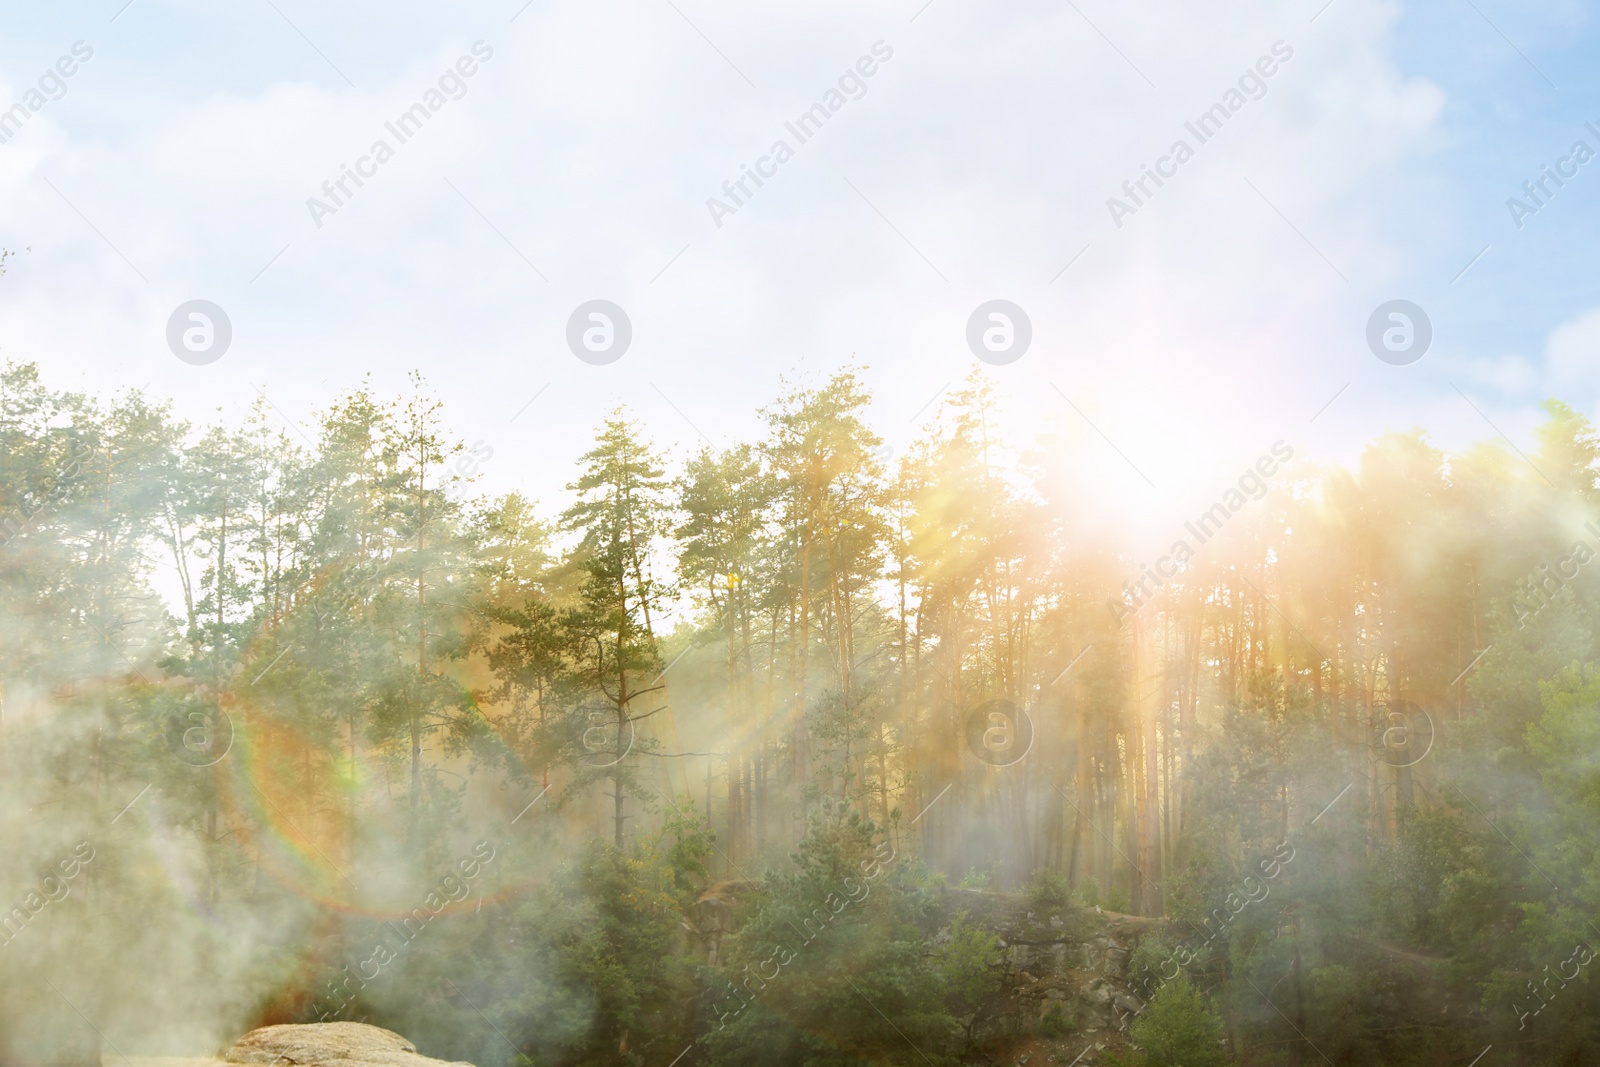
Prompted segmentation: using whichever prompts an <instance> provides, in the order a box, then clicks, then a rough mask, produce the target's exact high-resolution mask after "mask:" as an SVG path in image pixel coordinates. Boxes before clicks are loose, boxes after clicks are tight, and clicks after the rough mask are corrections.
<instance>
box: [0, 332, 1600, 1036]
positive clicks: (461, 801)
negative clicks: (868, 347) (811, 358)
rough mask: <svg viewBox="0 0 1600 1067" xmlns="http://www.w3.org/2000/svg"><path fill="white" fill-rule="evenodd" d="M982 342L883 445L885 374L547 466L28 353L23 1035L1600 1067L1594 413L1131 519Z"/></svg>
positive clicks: (22, 388) (614, 442)
mask: <svg viewBox="0 0 1600 1067" xmlns="http://www.w3.org/2000/svg"><path fill="white" fill-rule="evenodd" d="M986 373H988V372H985V371H983V370H982V369H979V370H978V371H975V372H974V373H973V374H972V375H971V376H970V377H969V378H968V379H967V380H966V382H965V383H964V384H962V385H959V386H958V387H956V388H953V389H952V390H951V391H950V393H949V394H948V395H947V396H946V397H945V398H944V399H943V400H942V401H941V403H940V406H939V409H938V411H937V416H936V418H935V419H934V420H932V422H931V423H930V424H929V425H930V426H931V429H929V430H928V431H927V433H926V435H925V436H924V437H923V438H921V439H920V440H919V441H917V443H915V444H914V445H913V446H912V447H910V448H909V449H906V450H904V451H903V452H902V453H899V454H896V453H894V452H893V451H892V450H890V449H889V448H887V447H886V446H885V444H884V442H883V440H882V438H881V437H880V436H879V435H878V433H876V432H875V431H874V427H873V424H872V420H871V418H870V416H869V413H868V412H869V407H870V402H871V398H870V397H869V395H868V394H867V392H866V389H865V387H864V385H863V383H862V381H861V377H860V375H859V373H858V371H857V370H855V369H850V368H846V369H843V370H839V371H836V372H834V373H832V374H831V375H822V376H816V377H811V378H801V379H798V380H792V381H790V382H788V384H786V386H785V387H784V391H782V392H781V393H780V394H779V395H776V396H774V397H773V398H772V399H771V401H770V403H769V405H768V406H767V407H766V408H765V409H764V410H763V412H762V420H763V425H764V432H763V433H762V434H761V435H760V436H759V437H757V438H755V439H752V440H748V441H744V442H741V443H737V444H733V445H731V446H728V447H723V448H712V447H709V446H708V447H707V448H706V449H704V450H703V451H699V452H697V453H693V454H688V455H680V456H668V455H666V454H664V453H663V452H661V451H658V450H657V448H656V447H655V446H654V445H653V444H652V441H651V437H650V435H649V433H648V432H647V430H646V428H645V427H644V426H642V425H641V424H640V423H639V422H638V421H636V420H635V418H634V417H632V416H630V414H629V412H628V411H626V410H623V409H618V410H616V411H614V412H612V413H611V414H609V415H608V416H606V417H605V418H604V419H603V421H601V422H600V423H599V424H598V425H597V426H596V427H595V428H594V434H593V440H592V444H591V445H590V446H589V448H588V450H587V452H586V453H585V454H584V455H583V456H582V458H581V460H580V461H579V462H578V464H577V466H576V467H575V468H573V469H572V470H571V471H570V478H569V481H570V485H569V488H568V492H567V494H566V497H565V499H564V500H562V501H558V502H553V501H549V500H544V501H536V500H532V499H528V498H526V497H524V496H521V495H518V494H516V493H510V494H507V495H502V496H489V495H486V494H484V493H482V492H481V491H480V490H479V489H478V488H477V486H476V484H475V482H476V479H477V476H478V474H479V472H480V471H481V470H482V469H483V466H484V464H485V463H488V462H493V459H492V450H490V449H488V448H486V447H485V446H483V445H482V443H481V442H471V441H466V440H458V439H457V438H456V437H455V436H454V435H453V434H452V433H451V432H450V430H449V429H448V427H450V426H451V425H452V424H453V420H452V417H451V414H452V413H451V412H449V411H446V410H444V409H443V407H442V405H441V403H440V402H439V401H438V400H437V399H436V398H435V397H434V395H433V394H432V392H431V391H430V387H429V385H428V383H427V382H426V381H425V380H423V379H422V378H421V377H420V376H419V377H416V378H415V379H414V381H413V388H412V389H411V390H410V391H409V392H407V393H406V394H405V395H402V396H384V395H376V394H375V393H374V392H372V391H371V390H370V389H368V388H365V387H359V386H358V387H356V388H353V389H351V390H349V391H348V392H346V393H344V394H343V395H342V396H339V397H338V398H337V399H336V400H334V401H333V402H331V403H329V404H328V405H327V406H326V407H325V408H323V409H322V410H321V412H320V414H319V416H318V418H317V420H316V421H315V423H313V424H307V425H305V426H304V427H297V426H293V425H291V424H289V423H287V422H286V421H285V420H284V419H283V418H282V417H280V416H279V415H278V413H277V412H276V411H274V410H273V409H272V408H271V407H270V406H269V405H267V404H265V403H257V404H256V406H255V408H254V410H253V411H252V413H251V414H250V416H249V417H248V418H247V419H245V420H242V421H240V422H238V423H225V424H218V425H198V424H192V423H189V422H186V421H183V420H181V419H179V418H178V417H177V416H176V415H175V414H174V413H173V411H172V410H171V409H170V407H169V406H168V404H167V403H166V402H164V401H163V400H162V398H160V397H157V396H151V395H145V394H143V393H140V392H137V391H133V392H121V393H117V394H115V395H104V396H97V395H88V394H84V393H79V392H73V391H69V390H64V389H63V388H61V387H60V386H59V385H58V384H56V383H54V382H52V376H51V373H50V371H49V370H48V369H47V368H41V367H39V366H36V365H33V364H27V363H9V364H6V365H5V366H4V368H3V370H0V508H3V512H0V590H3V598H4V599H3V604H4V610H3V611H0V909H3V914H0V1064H4V1065H5V1067H24V1065H26V1067H34V1065H40V1067H43V1065H47V1064H48V1065H55V1067H67V1065H71V1067H85V1065H95V1064H99V1063H101V1062H104V1063H105V1064H107V1065H108V1067H109V1065H114V1064H119V1063H122V1062H123V1061H124V1060H127V1059H129V1058H139V1057H151V1056H206V1055H212V1054H215V1053H216V1052H217V1051H218V1050H220V1049H222V1048H223V1047H224V1046H226V1045H227V1044H228V1043H229V1042H230V1041H232V1040H234V1039H235V1038H237V1037H238V1036H239V1035H240V1034H243V1033H245V1032H246V1031H248V1030H251V1029H252V1028H255V1027H260V1026H265V1025H271V1024H278V1023H310V1022H316V1021H332V1020H349V1021H362V1022H369V1023H373V1024H376V1025H378V1026H383V1027H386V1028H388V1029H392V1030H394V1031H396V1032H398V1033H401V1034H404V1035H405V1036H406V1037H407V1038H409V1039H410V1040H411V1041H413V1042H415V1043H416V1046H417V1049H418V1050H419V1051H421V1052H422V1053H425V1054H426V1055H429V1056H434V1057H439V1058H442V1059H447V1060H459V1061H468V1062H470V1063H472V1064H476V1065H478V1067H525V1065H530V1067H531V1065H540V1067H543V1065H589V1064H629V1065H634V1064H637V1065H641V1067H672V1065H674V1064H676V1065H678V1067H695V1065H718V1067H720V1065H732V1064H754V1063H759V1064H774V1065H794V1067H817V1065H854V1064H892V1065H906V1067H912V1065H924V1067H926V1065H939V1067H945V1065H956V1064H985V1063H1014V1062H1028V1059H1027V1057H1033V1056H1037V1057H1038V1059H1037V1060H1034V1061H1033V1062H1034V1063H1035V1064H1037V1063H1038V1062H1043V1061H1045V1060H1049V1061H1052V1062H1058V1063H1062V1064H1067V1063H1083V1064H1089V1063H1103V1064H1111V1065H1113V1067H1213V1065H1223V1064H1240V1065H1258V1067H1268V1065H1274V1067H1275V1065H1280V1064H1281V1065H1302V1064H1319V1063H1326V1064H1329V1065H1333V1064H1337V1065H1340V1067H1344V1065H1367V1064H1372V1065H1377V1064H1385V1065H1397V1064H1398V1065H1430V1067H1431V1065H1440V1067H1443V1065H1452V1064H1454V1065H1460V1067H1467V1065H1468V1064H1469V1063H1477V1064H1478V1065H1479V1067H1500V1065H1505V1064H1570V1065H1581V1064H1591V1063H1597V1062H1600V1042H1597V1040H1596V1037H1597V1035H1596V1033H1595V1024H1594V1021H1593V1020H1594V1018H1595V1016H1596V1011H1597V1009H1600V998H1597V996H1596V986H1595V983H1594V981H1593V970H1594V969H1593V968H1592V967H1591V966H1589V964H1590V962H1591V961H1592V959H1593V958H1594V955H1595V951H1594V950H1593V949H1592V947H1591V946H1592V945H1593V944H1595V943H1596V940H1597V939H1600V928H1597V927H1596V925H1595V924H1594V921H1593V916H1594V914H1595V909H1596V905H1597V904H1600V835H1597V832H1596V827H1597V825H1600V666H1597V662H1600V630H1597V626H1600V614H1597V609H1600V584H1597V582H1596V574H1597V572H1600V568H1597V567H1594V566H1592V565H1591V564H1592V563H1593V561H1594V559H1595V556H1596V554H1597V552H1600V526H1597V525H1596V523H1597V522H1600V485H1597V474H1600V438H1597V436H1596V434H1595V431H1594V428H1593V427H1592V426H1591V425H1590V423H1589V422H1588V421H1587V420H1586V419H1585V418H1584V417H1583V416H1581V415H1579V414H1577V413H1576V412H1575V411H1574V410H1573V409H1572V408H1569V407H1567V406H1566V405H1564V404H1562V403H1560V402H1558V401H1555V400H1552V401H1549V402H1547V403H1546V405H1545V409H1544V410H1545V421H1544V422H1543V424H1542V426H1541V427H1540V429H1539V431H1538V434H1537V444H1536V447H1533V448H1531V449H1530V450H1529V451H1528V452H1526V453H1523V452H1520V451H1519V450H1517V449H1516V447H1515V446H1512V445H1510V444H1509V442H1506V441H1502V440H1501V439H1499V438H1494V439H1490V440H1486V441H1484V442H1483V443H1481V444H1479V445H1477V446H1475V447H1472V448H1470V449H1467V450H1465V451H1462V452H1460V453H1455V454H1446V453H1444V452H1442V451H1440V450H1439V449H1438V448H1436V447H1435V446H1434V445H1433V444H1431V443H1430V442H1429V440H1428V438H1427V437H1426V435H1424V434H1423V433H1421V432H1403V433H1392V434H1390V435H1387V436H1384V437H1382V438H1380V439H1377V440H1373V441H1371V442H1370V443H1369V444H1368V445H1367V447H1366V448H1365V450H1364V451H1363V452H1362V453H1361V455H1360V458H1359V461H1358V462H1356V463H1354V464H1353V465H1352V466H1350V467H1349V468H1344V467H1337V466H1318V465H1316V464H1314V463H1312V462H1311V461H1310V460H1308V459H1306V458H1305V457H1302V456H1300V455H1298V454H1297V453H1296V452H1295V450H1294V447H1293V445H1294V442H1277V443H1276V444H1271V443H1263V447H1262V449H1261V457H1260V458H1259V459H1257V458H1256V457H1255V456H1251V457H1248V461H1247V462H1246V463H1242V464H1241V467H1240V473H1239V477H1238V479H1237V480H1236V481H1234V482H1232V483H1225V484H1221V485H1218V486H1216V487H1215V491H1214V493H1213V495H1212V496H1211V497H1210V498H1209V500H1210V501H1214V503H1215V506H1214V507H1213V506H1209V504H1208V510H1205V511H1204V512H1202V513H1198V514H1194V515H1191V516H1189V517H1188V519H1189V521H1187V522H1180V523H1178V524H1175V527H1174V529H1173V531H1172V538H1171V548H1170V549H1166V550H1164V551H1162V552H1159V553H1145V554H1141V552H1138V551H1135V550H1134V548H1133V547H1132V542H1131V541H1130V540H1129V539H1127V538H1125V537H1122V536H1120V535H1118V534H1116V533H1114V532H1111V527H1110V526H1109V525H1108V524H1107V523H1106V522H1105V521H1104V520H1103V515H1102V512H1103V511H1104V510H1105V502H1104V501H1103V500H1099V499H1097V498H1095V496H1093V495H1092V494H1089V493H1087V492H1085V491H1084V489H1083V480H1082V479H1081V478H1080V477H1079V475H1080V474H1081V473H1082V471H1083V469H1084V467H1085V465H1087V464H1091V463H1099V462H1104V459H1103V454H1102V453H1097V454H1096V455H1094V456H1090V455H1087V454H1078V453H1073V452H1070V451H1068V450H1066V449H1065V448H1064V447H1063V446H1062V445H1061V444H1060V443H1059V442H1054V441H1051V440H1048V439H1046V440H1031V439H1016V438H1014V436H1013V435H1012V434H1011V433H1010V432H1008V431H1009V425H1008V422H1007V420H1006V419H1005V418H1004V416H1003V412H1002V411H1001V410H1000V409H999V406H998V403H997V401H996V399H995V396H994V394H993V393H992V392H991V390H990V387H989V385H988V384H987V380H986V377H985V375H986ZM302 431H303V435H302ZM1130 477H1132V474H1131V472H1130ZM1180 545H1181V546H1182V548H1180V547H1179V546H1180ZM1075 1054H1076V1056H1077V1059H1074V1055H1075ZM1474 1057H1478V1059H1474Z"/></svg>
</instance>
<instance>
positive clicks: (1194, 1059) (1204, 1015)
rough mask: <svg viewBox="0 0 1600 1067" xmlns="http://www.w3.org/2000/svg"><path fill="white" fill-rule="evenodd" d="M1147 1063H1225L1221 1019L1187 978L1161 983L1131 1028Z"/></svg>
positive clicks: (1176, 1066)
mask: <svg viewBox="0 0 1600 1067" xmlns="http://www.w3.org/2000/svg"><path fill="white" fill-rule="evenodd" d="M1128 1029H1129V1034H1130V1035H1131V1036H1132V1038H1133V1040H1134V1041H1135V1042H1137V1043H1138V1044H1139V1045H1140V1046H1142V1047H1143V1049H1144V1063H1145V1067H1222V1065H1223V1064H1225V1063H1227V1057H1226V1056H1225V1055H1224V1054H1223V1053H1222V1050H1221V1049H1220V1048H1218V1042H1219V1041H1220V1040H1221V1039H1222V1020H1221V1019H1220V1018H1218V1017H1217V1015H1216V1013H1214V1012H1213V1011H1212V1010H1211V1009H1210V1008H1209V1007H1208V1006H1207V1004H1206V1001H1205V997H1204V996H1202V995H1201V993H1200V991H1199V990H1197V989H1196V988H1195V987H1194V986H1193V985H1191V984H1190V982H1189V980H1188V979H1187V978H1178V979H1176V980H1174V981H1171V982H1168V983H1167V984H1166V985H1164V986H1162V987H1161V989H1160V991H1158V992H1157V993H1156V995H1155V996H1154V997H1153V998H1151V1000H1150V1003H1149V1005H1147V1006H1146V1008H1145V1011H1144V1012H1143V1013H1142V1014H1141V1015H1140V1016H1139V1018H1138V1019H1136V1020H1135V1021H1134V1023H1133V1025H1132V1026H1130V1027H1129V1028H1128Z"/></svg>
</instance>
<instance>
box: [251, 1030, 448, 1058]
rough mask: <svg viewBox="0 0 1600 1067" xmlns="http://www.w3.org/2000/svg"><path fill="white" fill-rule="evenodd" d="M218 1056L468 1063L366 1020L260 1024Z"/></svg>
mask: <svg viewBox="0 0 1600 1067" xmlns="http://www.w3.org/2000/svg"><path fill="white" fill-rule="evenodd" d="M222 1058H223V1059H224V1060H226V1061H228V1062H229V1063H247V1064H257V1065H259V1067H271V1065H273V1064H284V1065H289V1067H375V1065H376V1067H472V1065H471V1064H453V1065H447V1064H446V1061H444V1060H435V1059H430V1058H428V1057H427V1056H423V1055H419V1054H418V1052H417V1047H416V1046H415V1045H413V1044H412V1043H411V1042H409V1041H407V1040H406V1039H405V1038H403V1037H401V1036H400V1035H399V1034H397V1033H394V1032H392V1031H390V1030H384V1029H382V1028H380V1027H377V1026H368V1025H367V1024H366V1023H308V1024H304V1025H290V1026H264V1027H262V1028H261V1029H259V1030H252V1031H250V1032H249V1033H248V1034H245V1035H244V1036H243V1037H241V1038H240V1039H239V1040H238V1041H235V1042H234V1043H233V1044H232V1045H231V1046H230V1047H229V1048H228V1050H227V1051H226V1052H224V1053H223V1054H222Z"/></svg>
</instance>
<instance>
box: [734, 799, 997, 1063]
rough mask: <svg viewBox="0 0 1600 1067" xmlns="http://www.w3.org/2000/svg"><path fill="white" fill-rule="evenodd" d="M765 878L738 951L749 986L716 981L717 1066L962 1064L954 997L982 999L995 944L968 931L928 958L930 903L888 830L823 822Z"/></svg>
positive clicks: (844, 817)
mask: <svg viewBox="0 0 1600 1067" xmlns="http://www.w3.org/2000/svg"><path fill="white" fill-rule="evenodd" d="M763 883H764V892H763V893H762V895H761V896H760V898H759V903H758V904H757V906H756V908H755V912H754V914H753V915H752V916H751V917H750V919H749V921H748V923H747V924H746V926H745V927H744V929H742V930H741V931H740V932H739V934H738V936H737V937H736V938H735V939H733V942H734V943H733V944H732V945H731V947H730V952H729V965H728V968H727V974H728V975H729V977H730V978H731V979H732V982H733V983H736V984H735V985H730V984H729V983H726V982H718V981H715V980H714V981H713V985H712V990H711V996H712V1004H713V1007H712V1009H711V1019H708V1022H710V1023H711V1026H712V1029H711V1032H710V1033H709V1034H708V1035H707V1038H706V1052H707V1057H708V1062H709V1063H711V1064H745V1063H763V1064H775V1065H780V1067H781V1065H794V1067H800V1065H812V1064H828V1065H839V1067H844V1065H857V1064H867V1063H876V1064H904V1065H907V1067H909V1065H912V1064H924V1065H926V1064H927V1063H930V1062H931V1063H934V1064H941V1063H949V1062H952V1061H951V1056H952V1054H953V1053H954V1051H955V1044H956V1042H955V1040H954V1039H955V1035H956V1034H957V1033H958V1032H959V1030H960V1027H959V1026H958V1024H957V1022H956V1020H955V1018H954V1017H953V1016H952V1015H951V1013H950V1010H949V1008H948V1007H947V1006H946V1003H945V998H946V996H947V994H948V995H951V996H954V997H955V998H956V999H957V1000H958V1001H961V1002H962V1003H967V1002H966V1001H964V1000H963V998H964V997H968V996H972V997H981V996H982V995H983V989H984V985H983V983H984V975H985V963H986V962H987V959H988V957H987V955H986V953H987V952H988V946H987V943H986V942H985V941H984V939H983V935H981V934H979V933H977V932H975V931H970V930H967V931H964V932H963V934H962V935H961V939H960V947H958V948H956V949H955V950H954V951H953V952H952V953H950V954H948V955H945V956H943V958H942V959H941V958H940V957H939V956H935V955H931V954H930V953H929V951H928V948H927V934H928V932H929V930H928V929H927V927H928V926H929V925H930V924H931V923H932V922H933V921H934V918H933V912H932V911H931V910H930V905H929V902H928V901H927V900H926V899H925V897H924V891H923V890H922V889H921V888H920V887H919V885H918V884H917V882H916V879H915V876H914V873H913V872H911V871H910V870H909V869H908V868H905V867H903V866H899V865H895V864H894V853H893V850H892V848H889V847H888V846H887V843H886V842H884V841H882V840H879V839H878V828H877V827H876V826H875V825H873V824H872V823H871V822H869V821H866V820H864V819H861V818H860V817H859V816H858V815H857V814H856V813H855V812H854V811H849V812H848V813H847V812H846V811H844V810H843V809H842V808H834V809H832V810H830V811H825V812H824V813H823V814H820V815H816V816H813V818H812V819H811V821H810V823H809V828H808V832H807V834H806V836H805V838H804V839H802V841H801V843H800V847H799V849H798V851H797V852H796V853H795V856H794V870H793V872H792V873H787V874H780V873H769V874H768V875H767V876H766V877H765V878H764V879H763ZM946 966H948V968H949V970H948V971H945V969H944V968H945V967H946ZM945 974H948V975H949V976H950V977H951V978H953V979H955V980H956V982H957V983H958V985H957V986H955V987H950V988H947V987H946V983H945V980H944V975H945ZM713 1020H714V1021H713Z"/></svg>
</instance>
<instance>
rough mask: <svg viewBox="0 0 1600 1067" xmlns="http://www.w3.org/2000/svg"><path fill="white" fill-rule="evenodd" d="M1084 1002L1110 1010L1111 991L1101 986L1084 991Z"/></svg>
mask: <svg viewBox="0 0 1600 1067" xmlns="http://www.w3.org/2000/svg"><path fill="white" fill-rule="evenodd" d="M1083 1002H1084V1003H1085V1004H1090V1005H1093V1006H1094V1007H1096V1008H1108V1007H1110V1006H1111V990H1109V989H1107V988H1106V987H1105V986H1100V987H1099V988H1096V989H1085V990H1084V991H1083Z"/></svg>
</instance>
